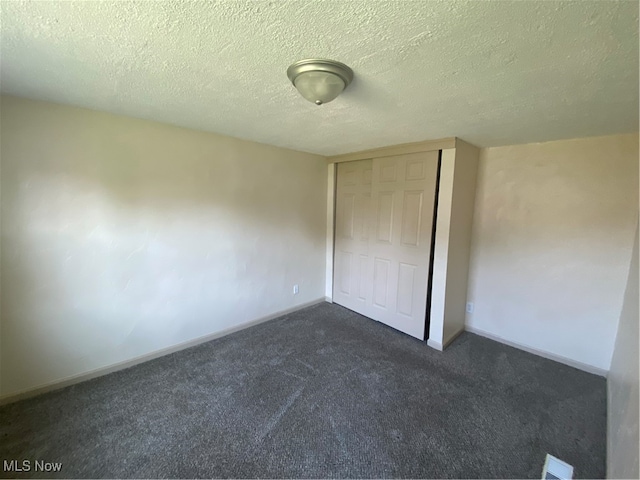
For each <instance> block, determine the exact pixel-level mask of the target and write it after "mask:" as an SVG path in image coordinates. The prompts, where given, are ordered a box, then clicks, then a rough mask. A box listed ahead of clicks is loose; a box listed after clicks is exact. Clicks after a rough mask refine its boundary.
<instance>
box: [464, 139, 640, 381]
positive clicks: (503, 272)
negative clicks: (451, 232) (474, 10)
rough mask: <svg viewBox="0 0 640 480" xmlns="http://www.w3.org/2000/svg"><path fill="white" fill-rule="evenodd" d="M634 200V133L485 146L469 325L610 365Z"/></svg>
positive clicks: (599, 366)
mask: <svg viewBox="0 0 640 480" xmlns="http://www.w3.org/2000/svg"><path fill="white" fill-rule="evenodd" d="M637 200H638V135H637V134H631V135H618V136H607V137H594V138H585V139H575V140H566V141H557V142H549V143H542V144H528V145H515V146H509V147H497V148H487V149H483V150H482V151H481V153H480V165H479V172H478V186H477V193H476V206H475V214H474V222H473V240H472V255H471V264H470V273H469V294H468V295H469V301H473V302H474V303H475V311H474V313H473V314H467V318H466V323H467V326H468V327H470V329H473V330H476V331H480V332H485V333H487V334H490V335H493V336H495V337H499V338H502V339H504V340H506V341H508V342H512V343H515V344H518V345H521V346H524V347H528V348H530V349H534V350H538V351H542V352H547V353H549V354H551V355H554V356H556V357H562V358H565V359H568V360H569V361H570V362H571V363H574V364H576V365H583V366H586V367H588V368H591V369H595V370H600V371H606V370H608V369H609V365H610V362H611V355H612V352H613V344H614V340H615V335H616V328H617V324H618V317H619V315H620V308H621V305H622V299H623V295H624V291H625V284H626V281H627V273H628V270H629V262H630V259H631V251H632V245H633V235H634V230H635V222H636V219H637V217H638V203H637Z"/></svg>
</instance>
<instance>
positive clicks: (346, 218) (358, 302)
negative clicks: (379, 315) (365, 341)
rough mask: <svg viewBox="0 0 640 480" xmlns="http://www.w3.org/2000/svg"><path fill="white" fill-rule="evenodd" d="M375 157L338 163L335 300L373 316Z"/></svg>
mask: <svg viewBox="0 0 640 480" xmlns="http://www.w3.org/2000/svg"><path fill="white" fill-rule="evenodd" d="M372 164H373V162H372V161H371V160H361V161H357V162H348V163H340V164H338V166H337V168H338V173H337V182H336V217H335V218H336V229H335V249H334V252H335V253H334V269H333V272H334V275H333V301H334V302H335V303H338V304H340V305H343V306H345V307H347V308H350V309H351V310H354V311H356V312H358V313H361V314H363V315H369V313H368V310H367V302H369V303H370V293H369V292H370V283H371V280H370V278H371V275H372V272H371V270H370V263H371V262H370V259H369V231H370V226H369V217H370V205H371V177H372V170H373V169H372Z"/></svg>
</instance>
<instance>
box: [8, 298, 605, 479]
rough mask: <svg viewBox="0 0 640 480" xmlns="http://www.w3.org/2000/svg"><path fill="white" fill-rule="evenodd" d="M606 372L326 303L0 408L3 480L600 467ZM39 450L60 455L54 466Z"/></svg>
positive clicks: (594, 474) (528, 473) (436, 474)
mask: <svg viewBox="0 0 640 480" xmlns="http://www.w3.org/2000/svg"><path fill="white" fill-rule="evenodd" d="M605 390H606V384H605V379H604V378H601V377H597V376H595V375H590V374H588V373H585V372H581V371H579V370H575V369H573V368H570V367H567V366H565V365H561V364H558V363H555V362H552V361H550V360H546V359H543V358H539V357H537V356H534V355H531V354H528V353H526V352H522V351H519V350H516V349H513V348H510V347H507V346H505V345H502V344H499V343H496V342H493V341H491V340H487V339H484V338H482V337H478V336H476V335H472V334H468V333H465V334H463V335H461V336H460V337H459V338H458V339H457V340H456V341H455V342H454V343H453V344H452V345H451V346H450V347H449V348H448V349H447V350H446V351H445V352H444V353H440V352H436V351H434V350H432V349H430V348H428V347H427V346H426V345H425V344H424V343H423V342H419V341H417V340H415V339H412V338H410V337H408V336H406V335H403V334H401V333H398V332H396V331H394V330H392V329H390V328H388V327H385V326H384V325H381V324H379V323H376V322H374V321H372V320H368V319H365V318H364V317H361V316H359V315H357V314H355V313H353V312H351V311H349V310H346V309H344V308H341V307H338V306H335V305H329V304H321V305H317V306H314V307H310V308H307V309H305V310H303V311H300V312H297V313H294V314H291V315H287V316H284V317H281V318H278V319H276V320H272V321H270V322H267V323H264V324H261V325H258V326H255V327H253V328H250V329H247V330H243V331H240V332H237V333H234V334H232V335H229V336H227V337H224V338H221V339H218V340H214V341H212V342H209V343H206V344H203V345H200V346H197V347H194V348H191V349H189V350H184V351H182V352H178V353H175V354H172V355H168V356H166V357H162V358H160V359H157V360H153V361H151V362H147V363H145V364H142V365H138V366H136V367H133V368H130V369H128V370H124V371H121V372H117V373H113V374H110V375H107V376H105V377H101V378H98V379H94V380H91V381H88V382H84V383H81V384H78V385H75V386H72V387H68V388H65V389H63V390H59V391H56V392H51V393H48V394H45V395H41V396H39V397H36V398H32V399H28V400H24V401H21V402H17V403H14V404H9V405H5V406H4V407H2V408H0V452H1V456H2V460H7V459H18V460H23V459H27V460H30V461H31V466H32V470H31V471H30V472H28V473H26V474H16V473H8V472H4V473H3V475H4V476H12V477H14V476H15V477H24V476H27V477H37V476H41V477H56V476H57V477H117V478H122V477H125V478H126V477H136V478H141V477H178V478H192V477H242V478H254V477H270V478H278V477H297V478H303V477H304V478H309V477H314V478H336V477H344V478H346V477H359V478H362V477H366V478H378V477H412V478H424V477H428V478H445V477H463V478H491V477H502V478H506V477H508V478H525V477H530V478H540V475H541V471H542V465H543V463H544V459H545V454H546V453H547V452H549V453H551V454H553V455H555V456H557V457H559V458H561V459H563V460H565V461H567V462H569V463H571V464H573V465H574V466H575V474H576V477H590V478H598V477H600V478H602V477H604V475H605V426H606V403H605V402H606V395H605ZM35 460H45V461H49V462H54V461H55V462H62V464H63V466H62V471H61V472H60V473H59V474H54V473H51V472H49V473H46V472H34V471H33V466H34V463H33V462H34V461H35Z"/></svg>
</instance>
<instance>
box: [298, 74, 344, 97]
mask: <svg viewBox="0 0 640 480" xmlns="http://www.w3.org/2000/svg"><path fill="white" fill-rule="evenodd" d="M293 84H294V85H295V86H296V88H297V89H298V91H299V92H300V95H302V96H303V97H304V98H306V99H307V100H309V101H310V102H313V103H315V104H316V105H322V104H323V103H329V102H330V101H331V100H334V99H335V98H336V97H337V96H338V95H340V93H342V91H343V90H344V87H345V84H344V82H343V81H342V79H341V78H340V77H339V76H337V75H334V74H333V73H329V72H305V73H301V74H300V75H298V76H297V77H296V79H295V81H294V82H293Z"/></svg>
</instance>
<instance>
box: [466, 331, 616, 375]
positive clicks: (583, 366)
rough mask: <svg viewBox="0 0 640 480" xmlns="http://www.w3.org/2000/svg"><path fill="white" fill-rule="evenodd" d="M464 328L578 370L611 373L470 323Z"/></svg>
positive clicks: (601, 373)
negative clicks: (523, 343) (513, 340)
mask: <svg viewBox="0 0 640 480" xmlns="http://www.w3.org/2000/svg"><path fill="white" fill-rule="evenodd" d="M464 329H465V330H466V331H467V332H471V333H475V334H476V335H480V336H481V337H485V338H489V339H491V340H495V341H496V342H500V343H504V344H505V345H509V346H510V347H513V348H517V349H519V350H524V351H525V352H529V353H533V354H534V355H538V356H539V357H543V358H548V359H549V360H553V361H556V362H558V363H564V364H565V365H569V366H570V367H573V368H577V369H578V370H583V371H585V372H589V373H593V374H595V375H599V376H601V377H606V376H607V374H608V373H609V372H608V371H607V370H603V369H602V368H598V367H594V366H593V365H588V364H586V363H582V362H578V361H577V360H572V359H570V358H567V357H563V356H562V355H557V354H555V353H551V352H545V351H544V350H538V349H537V348H533V347H529V346H527V345H522V344H521V343H517V342H512V341H511V340H507V339H506V338H502V337H500V336H499V335H495V334H493V333H490V332H487V331H485V330H482V329H480V328H476V327H472V326H470V325H465V327H464Z"/></svg>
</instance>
